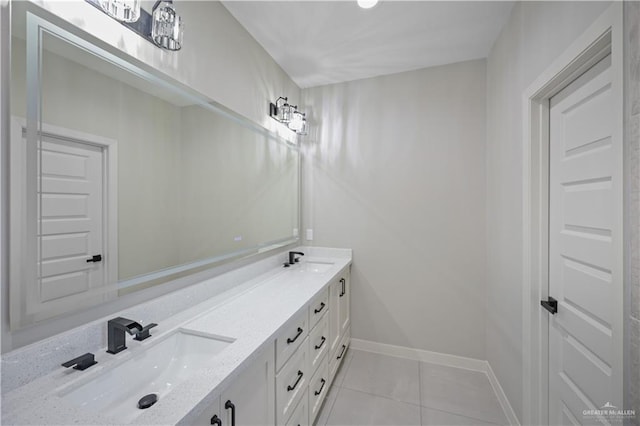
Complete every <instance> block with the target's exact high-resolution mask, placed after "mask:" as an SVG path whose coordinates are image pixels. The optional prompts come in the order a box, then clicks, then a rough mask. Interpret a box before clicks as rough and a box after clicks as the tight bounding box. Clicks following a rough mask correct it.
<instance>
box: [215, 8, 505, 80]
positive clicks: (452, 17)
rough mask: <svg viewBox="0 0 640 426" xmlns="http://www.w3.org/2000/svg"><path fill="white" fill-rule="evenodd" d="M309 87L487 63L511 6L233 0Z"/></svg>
mask: <svg viewBox="0 0 640 426" xmlns="http://www.w3.org/2000/svg"><path fill="white" fill-rule="evenodd" d="M223 3H224V5H225V6H226V8H227V9H228V10H229V12H231V14H232V15H233V16H234V17H235V18H236V19H237V20H238V21H239V22H240V24H241V25H242V26H244V27H245V28H246V29H247V31H249V33H250V34H251V35H252V36H253V37H254V38H255V39H256V40H257V41H258V43H260V44H261V45H262V46H263V47H264V48H265V49H266V51H267V52H269V54H270V55H271V56H272V57H273V58H274V59H275V60H276V62H277V63H278V64H280V66H281V67H282V68H283V69H284V70H285V72H286V73H287V74H289V76H290V77H291V78H292V79H293V80H294V81H295V82H296V84H298V86H300V87H302V88H306V87H313V86H320V85H324V84H331V83H338V82H343V81H349V80H357V79H361V78H367V77H374V76H379V75H385V74H392V73H397V72H402V71H409V70H414V69H419V68H425V67H431V66H436V65H443V64H449V63H454V62H460V61H466V60H471V59H478V58H484V57H486V56H487V55H488V53H489V50H490V49H491V46H492V45H493V43H494V41H495V40H496V38H497V37H498V34H499V33H500V30H501V29H502V26H503V25H504V24H505V22H506V21H507V19H508V17H509V13H510V11H511V7H512V6H513V3H514V2H511V1H496V2H492V1H468V2H467V1H453V2H447V1H390V0H387V1H384V0H383V1H381V2H380V3H379V4H378V5H377V6H375V7H374V8H372V9H361V8H360V7H358V5H357V3H356V1H355V0H353V1H225V2H223Z"/></svg>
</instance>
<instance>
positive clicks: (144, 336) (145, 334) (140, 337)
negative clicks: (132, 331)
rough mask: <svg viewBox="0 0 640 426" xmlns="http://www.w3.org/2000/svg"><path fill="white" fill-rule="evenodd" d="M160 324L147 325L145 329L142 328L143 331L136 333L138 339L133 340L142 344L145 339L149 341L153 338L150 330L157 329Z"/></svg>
mask: <svg viewBox="0 0 640 426" xmlns="http://www.w3.org/2000/svg"><path fill="white" fill-rule="evenodd" d="M157 326H158V324H156V323H155V322H152V323H151V324H148V325H145V326H144V327H142V330H140V331H138V332H137V333H136V337H134V338H133V340H137V341H139V342H142V341H143V340H144V339H147V338H149V337H151V334H149V330H151V329H152V328H153V327H157Z"/></svg>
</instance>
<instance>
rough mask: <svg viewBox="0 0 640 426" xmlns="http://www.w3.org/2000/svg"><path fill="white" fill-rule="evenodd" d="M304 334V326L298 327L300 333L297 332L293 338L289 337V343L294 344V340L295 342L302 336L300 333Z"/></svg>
mask: <svg viewBox="0 0 640 426" xmlns="http://www.w3.org/2000/svg"><path fill="white" fill-rule="evenodd" d="M301 334H302V328H300V327H298V334H296V335H295V336H294V337H293V339H292V338H288V339H287V345H290V344H292V343H293V342H295V341H296V340H298V337H300V335H301Z"/></svg>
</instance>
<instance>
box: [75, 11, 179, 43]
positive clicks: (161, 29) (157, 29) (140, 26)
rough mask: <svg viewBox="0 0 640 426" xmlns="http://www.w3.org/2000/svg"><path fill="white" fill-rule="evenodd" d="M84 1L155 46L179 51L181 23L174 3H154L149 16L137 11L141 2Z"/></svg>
mask: <svg viewBox="0 0 640 426" xmlns="http://www.w3.org/2000/svg"><path fill="white" fill-rule="evenodd" d="M85 1H86V2H87V3H89V4H91V5H93V6H95V7H96V8H98V9H100V10H102V11H103V12H104V13H106V14H107V15H109V16H110V17H112V18H113V19H115V20H117V21H119V22H120V23H121V24H122V25H124V26H125V27H127V28H129V29H130V30H131V31H133V32H135V33H136V34H138V35H140V36H141V37H143V38H144V39H146V40H148V41H150V42H151V43H153V44H155V45H156V46H159V47H161V48H163V49H166V50H174V51H175V50H180V49H181V48H182V38H183V34H184V23H183V22H182V16H180V15H179V14H178V13H177V12H176V8H175V7H174V5H173V0H163V1H156V3H155V5H154V6H153V8H152V10H151V13H149V12H147V11H146V10H144V9H141V8H140V3H141V0H85Z"/></svg>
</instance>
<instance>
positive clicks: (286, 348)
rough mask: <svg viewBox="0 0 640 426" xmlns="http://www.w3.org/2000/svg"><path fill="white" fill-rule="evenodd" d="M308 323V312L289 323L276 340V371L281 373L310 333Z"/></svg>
mask: <svg viewBox="0 0 640 426" xmlns="http://www.w3.org/2000/svg"><path fill="white" fill-rule="evenodd" d="M307 321H308V318H307V312H306V311H304V312H301V313H300V314H298V315H296V316H295V317H294V318H293V319H292V320H290V321H289V322H288V323H287V325H286V326H285V327H284V329H283V330H282V331H281V332H280V334H279V335H278V337H277V338H276V371H280V369H281V368H282V366H283V365H284V363H285V362H287V360H288V359H289V357H291V355H292V354H293V353H294V352H295V351H296V349H298V347H299V346H300V344H301V343H302V342H303V341H304V338H305V337H306V336H307V334H308V333H309V329H308V327H307Z"/></svg>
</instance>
